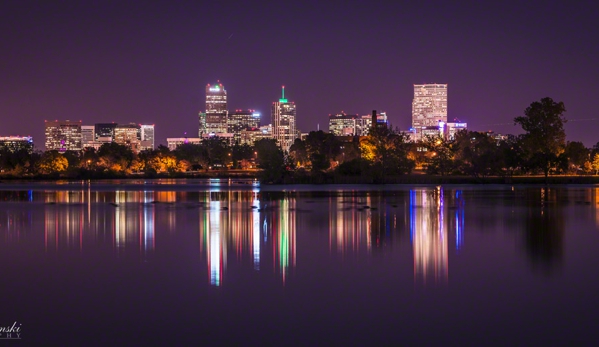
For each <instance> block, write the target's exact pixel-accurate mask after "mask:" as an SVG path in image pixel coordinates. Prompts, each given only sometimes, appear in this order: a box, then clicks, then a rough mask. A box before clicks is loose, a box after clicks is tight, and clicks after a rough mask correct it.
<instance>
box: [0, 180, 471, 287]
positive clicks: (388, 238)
mask: <svg viewBox="0 0 599 347" xmlns="http://www.w3.org/2000/svg"><path fill="white" fill-rule="evenodd" d="M0 195H4V196H5V197H7V196H12V198H11V199H6V198H5V199H4V200H12V201H14V200H15V197H16V200H17V201H20V202H28V203H30V204H31V205H20V207H19V209H20V211H21V212H20V213H17V214H14V213H13V212H11V209H5V210H3V212H2V213H3V214H5V219H6V220H8V223H6V224H5V225H2V226H1V227H2V229H1V230H0V232H2V233H4V235H5V239H6V240H7V241H10V240H14V238H15V236H16V238H17V240H16V241H18V238H19V234H18V233H16V234H15V232H14V231H13V229H14V228H15V225H16V224H27V223H28V224H32V223H33V222H32V213H36V211H37V210H36V209H35V208H32V209H31V211H29V212H27V213H25V212H23V211H25V210H27V206H32V207H33V206H37V207H38V208H41V209H42V210H43V221H44V231H43V240H44V249H45V251H46V252H48V251H49V250H54V251H60V250H61V249H79V250H80V251H84V250H85V249H86V248H93V247H94V246H95V245H97V244H102V243H104V244H106V243H107V242H110V247H112V249H113V250H114V251H115V254H116V255H117V256H118V255H119V254H123V253H124V252H132V251H136V252H139V254H140V255H141V259H143V260H144V261H149V260H150V259H151V257H152V253H153V252H154V251H155V248H156V247H157V241H156V240H157V235H156V234H157V233H160V232H163V233H164V232H166V233H168V234H176V233H177V232H181V231H186V230H193V229H196V230H199V252H200V254H201V255H202V256H203V257H204V259H205V261H206V265H207V269H208V274H209V282H210V283H211V284H212V285H214V286H221V285H222V284H223V283H224V282H226V272H227V263H228V261H230V259H232V258H234V259H236V260H238V261H239V260H240V261H251V263H252V265H253V269H254V270H255V271H260V270H264V269H266V268H265V267H264V264H263V263H268V264H269V266H270V268H272V271H273V273H276V274H278V276H279V277H280V280H281V281H282V282H283V283H285V282H286V280H287V278H288V277H289V276H290V275H291V274H292V273H293V269H294V268H295V267H296V266H297V252H298V250H297V218H304V219H305V220H307V221H309V223H311V224H314V225H316V226H317V227H318V229H322V228H323V227H324V225H323V222H325V221H326V219H324V218H322V217H323V216H324V215H323V213H324V212H326V211H328V212H327V214H328V228H326V229H327V230H328V231H327V232H328V240H329V241H328V243H329V244H328V247H329V252H330V253H331V254H338V255H339V256H340V257H341V258H342V259H343V258H344V257H350V258H353V257H356V256H357V255H359V254H360V253H363V254H366V255H368V254H371V253H372V252H373V249H374V250H375V251H377V250H383V249H385V248H386V247H391V246H392V245H393V243H394V242H397V240H396V241H394V238H398V237H399V238H401V235H402V234H405V233H406V232H409V235H410V243H411V247H412V252H413V268H414V281H415V282H419V283H424V284H426V283H427V282H431V281H432V282H433V283H438V282H446V281H447V279H448V273H449V264H448V245H449V243H448V242H449V241H448V240H449V238H450V237H451V238H453V239H455V242H454V244H455V248H456V249H460V248H461V247H462V246H463V242H464V233H465V230H466V226H465V225H464V220H465V210H464V206H465V204H464V200H463V198H462V197H463V193H462V191H461V190H450V191H448V193H446V192H445V190H444V189H443V188H441V187H432V188H419V189H411V190H408V191H399V192H396V193H395V194H392V195H390V196H388V195H387V194H380V193H374V194H371V193H369V192H353V193H352V192H350V193H349V194H348V193H341V194H337V193H327V194H325V196H323V197H320V196H315V197H309V196H308V197H304V195H305V194H304V195H302V194H299V193H293V192H260V191H259V189H257V188H253V189H252V190H244V191H235V190H220V189H212V190H211V191H204V192H188V191H132V190H125V191H115V192H109V191H95V190H94V191H92V190H91V189H90V188H89V186H88V188H87V189H82V190H80V191H68V190H59V191H44V192H31V191H29V192H26V193H18V194H15V193H13V192H10V193H9V192H0ZM446 196H448V197H447V198H446ZM39 202H43V205H42V206H39ZM7 206H10V203H9V204H8V205H7ZM315 210H316V211H315ZM181 215H197V217H196V218H194V219H195V220H196V221H197V226H195V227H194V226H193V225H190V222H189V221H187V222H186V223H185V225H179V226H178V223H181V222H180V219H181ZM298 216H299V217H298ZM157 221H158V222H157ZM157 224H158V225H159V226H157ZM303 232H310V231H309V230H304V231H303ZM34 234H35V235H38V233H34ZM35 235H34V236H35ZM40 236H41V235H40ZM158 239H160V236H158ZM158 247H160V243H159V242H158ZM300 252H306V253H309V252H310V249H302V250H300ZM266 258H268V261H266V260H265V259H266Z"/></svg>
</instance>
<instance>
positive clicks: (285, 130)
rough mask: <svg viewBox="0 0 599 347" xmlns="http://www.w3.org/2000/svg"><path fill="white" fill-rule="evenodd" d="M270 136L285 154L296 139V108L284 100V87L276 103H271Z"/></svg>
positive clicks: (292, 103) (293, 104)
mask: <svg viewBox="0 0 599 347" xmlns="http://www.w3.org/2000/svg"><path fill="white" fill-rule="evenodd" d="M271 117H272V135H273V138H274V139H275V140H277V143H278V145H279V146H280V147H281V149H282V150H283V151H285V152H288V151H289V147H291V145H292V144H293V142H294V141H295V139H296V138H298V134H297V130H296V128H295V117H296V107H295V103H294V102H288V101H287V99H285V86H283V88H282V96H281V98H280V99H279V101H277V102H273V103H272V113H271Z"/></svg>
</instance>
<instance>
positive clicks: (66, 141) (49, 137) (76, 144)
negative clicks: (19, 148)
mask: <svg viewBox="0 0 599 347" xmlns="http://www.w3.org/2000/svg"><path fill="white" fill-rule="evenodd" d="M45 123H46V124H45V127H46V150H47V151H50V150H57V151H60V152H65V151H80V150H81V149H82V146H81V121H70V120H65V121H45Z"/></svg>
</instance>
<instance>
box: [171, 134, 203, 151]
mask: <svg viewBox="0 0 599 347" xmlns="http://www.w3.org/2000/svg"><path fill="white" fill-rule="evenodd" d="M200 142H202V139H201V138H199V137H169V138H167V139H166V145H167V147H168V149H169V150H171V151H174V150H175V149H177V147H179V146H180V145H183V144H187V143H191V144H193V145H199V144H200Z"/></svg>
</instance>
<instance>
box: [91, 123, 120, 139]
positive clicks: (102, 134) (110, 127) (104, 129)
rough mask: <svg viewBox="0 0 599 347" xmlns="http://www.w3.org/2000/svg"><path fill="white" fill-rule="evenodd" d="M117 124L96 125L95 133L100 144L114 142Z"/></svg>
mask: <svg viewBox="0 0 599 347" xmlns="http://www.w3.org/2000/svg"><path fill="white" fill-rule="evenodd" d="M116 126H117V124H116V123H114V122H112V123H96V125H95V126H94V132H95V134H96V141H97V142H100V143H107V142H112V141H114V128H116Z"/></svg>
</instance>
